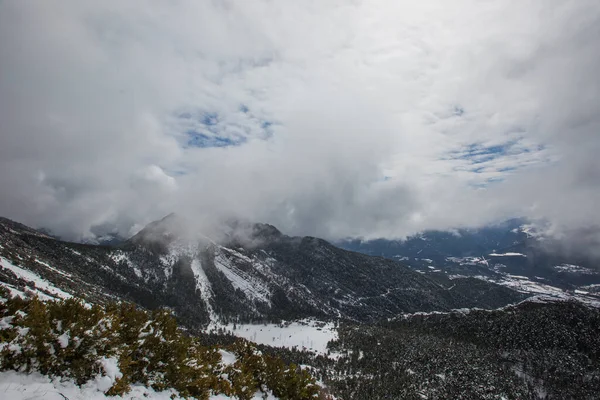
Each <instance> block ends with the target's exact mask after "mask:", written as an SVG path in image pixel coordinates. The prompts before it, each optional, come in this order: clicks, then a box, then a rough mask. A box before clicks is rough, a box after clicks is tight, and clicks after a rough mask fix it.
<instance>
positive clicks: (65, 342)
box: [56, 332, 71, 349]
mask: <svg viewBox="0 0 600 400" xmlns="http://www.w3.org/2000/svg"><path fill="white" fill-rule="evenodd" d="M70 338H71V337H70V336H69V333H68V332H65V333H63V334H62V335H60V336H59V337H57V338H56V340H58V344H59V345H60V348H61V349H64V348H66V347H68V346H69V339H70Z"/></svg>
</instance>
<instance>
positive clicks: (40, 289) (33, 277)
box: [0, 257, 73, 300]
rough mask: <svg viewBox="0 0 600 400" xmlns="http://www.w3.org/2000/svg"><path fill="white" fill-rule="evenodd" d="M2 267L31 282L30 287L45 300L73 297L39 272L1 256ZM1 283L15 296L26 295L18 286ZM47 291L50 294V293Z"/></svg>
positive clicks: (0, 265) (43, 263)
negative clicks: (17, 264) (19, 265)
mask: <svg viewBox="0 0 600 400" xmlns="http://www.w3.org/2000/svg"><path fill="white" fill-rule="evenodd" d="M36 261H37V262H38V263H40V264H42V265H44V266H46V267H47V268H49V269H51V270H55V271H56V269H55V268H53V267H51V266H50V265H48V264H47V263H45V262H42V261H39V260H36ZM0 268H2V269H7V270H9V271H11V272H12V273H14V274H15V275H16V276H17V277H19V278H21V279H23V280H25V281H27V282H30V284H29V285H27V287H28V289H29V290H31V291H32V292H34V293H36V294H37V295H38V296H39V297H40V298H41V299H43V300H53V299H55V298H62V299H68V298H71V297H73V296H71V295H70V294H69V293H67V292H65V291H63V290H61V289H59V288H57V287H56V286H54V285H53V284H52V283H51V282H49V281H47V280H46V279H44V278H42V277H41V276H39V275H38V274H36V273H34V272H31V271H29V270H26V269H23V268H21V267H18V266H16V265H14V264H13V263H11V262H10V261H8V260H7V259H6V258H4V257H0ZM0 284H2V285H3V286H5V287H6V288H7V289H8V290H9V291H10V292H11V294H12V295H13V296H22V297H23V295H24V294H23V292H22V291H20V290H18V289H17V288H15V287H12V286H11V285H9V284H7V283H4V282H2V283H0ZM47 293H48V294H50V295H48V294H47Z"/></svg>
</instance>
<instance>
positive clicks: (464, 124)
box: [0, 0, 600, 239]
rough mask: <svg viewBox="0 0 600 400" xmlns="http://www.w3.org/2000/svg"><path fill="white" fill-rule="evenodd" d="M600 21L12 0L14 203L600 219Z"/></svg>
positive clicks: (133, 216)
mask: <svg viewBox="0 0 600 400" xmlns="http://www.w3.org/2000/svg"><path fill="white" fill-rule="evenodd" d="M599 30H600V6H599V5H598V4H597V2H595V1H593V0H589V1H587V0H580V1H577V2H560V3H549V2H546V1H543V0H537V1H530V2H527V3H523V2H517V1H503V2H478V1H467V0H462V1H456V2H452V4H450V3H448V4H446V3H443V4H434V3H433V2H432V3H430V2H420V3H417V4H409V3H405V2H396V1H383V0H382V1H375V2H361V1H351V2H345V1H344V2H342V1H321V2H286V1H283V2H275V3H273V2H268V1H261V0H254V1H245V2H228V1H225V2H209V1H204V2H198V1H191V0H190V1H184V0H182V1H178V2H159V1H154V2H153V1H151V2H141V1H129V2H119V1H106V2H102V3H82V2H79V1H74V0H73V1H63V2H60V3H47V2H42V1H39V2H37V1H27V2H18V1H7V2H3V3H2V4H1V5H0V71H1V73H0V121H2V122H1V124H0V187H1V188H2V193H1V195H0V214H1V215H5V216H7V217H11V218H15V219H17V220H20V221H23V222H25V223H28V224H31V225H35V226H44V227H48V228H50V229H53V230H54V231H55V232H57V233H58V234H61V235H63V236H65V237H69V238H74V239H77V238H81V237H85V236H89V235H92V231H94V232H96V231H97V228H96V229H93V228H94V227H98V226H102V227H110V229H117V230H119V231H120V232H122V233H124V234H127V233H129V232H130V231H131V229H132V227H139V226H143V224H145V223H147V222H149V221H151V220H155V219H158V218H160V217H162V216H164V215H166V214H168V213H170V212H171V211H177V212H181V213H184V214H185V215H187V216H189V218H190V219H191V220H192V221H195V222H197V223H198V224H199V227H201V225H202V224H203V223H205V222H206V221H209V220H216V219H219V218H227V217H231V216H234V217H239V218H247V219H251V220H257V221H262V222H267V223H272V224H274V225H276V226H277V227H279V228H280V229H281V230H282V231H283V232H285V233H290V234H310V235H316V236H323V237H326V238H330V239H334V238H340V237H346V236H362V237H379V236H387V237H401V236H403V235H406V234H411V233H414V232H417V231H420V230H423V229H446V228H453V227H458V226H476V225H480V224H486V223H490V222H494V221H497V220H500V219H503V218H508V217H511V216H529V217H531V218H545V219H548V220H549V221H551V223H552V224H553V226H555V227H560V229H562V230H564V231H568V230H573V229H583V228H588V227H593V226H598V225H600V217H599V214H598V213H597V212H596V208H597V206H596V203H597V202H598V201H599V200H600V172H599V171H600V168H599V164H598V161H597V156H596V155H597V154H598V151H599V150H600V136H599V135H598V132H600V101H599V100H600V81H599V80H598V79H597V70H598V69H599V67H600V46H598V43H597V38H598V37H600V32H599ZM560 229H559V230H560Z"/></svg>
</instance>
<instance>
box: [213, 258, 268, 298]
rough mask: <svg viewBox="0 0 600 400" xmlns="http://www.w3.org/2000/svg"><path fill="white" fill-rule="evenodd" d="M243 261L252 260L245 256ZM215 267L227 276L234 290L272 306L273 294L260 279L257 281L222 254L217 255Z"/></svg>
mask: <svg viewBox="0 0 600 400" xmlns="http://www.w3.org/2000/svg"><path fill="white" fill-rule="evenodd" d="M228 252H229V253H231V254H235V253H237V252H236V251H234V250H230V249H228ZM237 254H239V253H237ZM241 259H242V260H243V261H248V260H250V259H249V258H248V257H246V256H243V258H241ZM215 267H217V269H218V270H219V271H221V272H223V273H224V274H225V276H226V277H227V279H228V280H229V281H230V282H231V284H232V285H233V287H234V288H236V289H240V290H241V291H242V292H244V294H245V295H246V297H247V298H249V299H250V300H258V301H260V302H263V303H267V304H271V301H270V300H269V296H270V295H271V292H270V291H269V288H268V286H267V285H266V284H265V283H264V282H262V281H261V280H260V279H255V278H254V277H252V276H251V275H250V274H248V273H246V272H244V271H242V270H240V269H239V268H237V267H236V266H235V265H234V264H233V263H232V262H231V261H230V260H229V259H228V258H227V257H225V256H224V255H223V254H222V253H217V254H216V255H215Z"/></svg>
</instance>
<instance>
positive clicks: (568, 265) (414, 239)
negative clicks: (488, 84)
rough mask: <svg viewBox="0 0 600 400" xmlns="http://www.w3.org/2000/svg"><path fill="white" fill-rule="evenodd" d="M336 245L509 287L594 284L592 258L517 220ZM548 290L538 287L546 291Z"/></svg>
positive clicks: (587, 287)
mask: <svg viewBox="0 0 600 400" xmlns="http://www.w3.org/2000/svg"><path fill="white" fill-rule="evenodd" d="M336 245H338V246H340V247H342V248H344V249H347V250H351V251H357V252H361V253H364V254H369V255H377V256H381V257H386V258H389V259H393V260H398V261H401V262H402V263H404V264H406V265H408V266H410V267H411V268H412V269H414V270H417V271H421V272H428V273H431V272H438V273H440V274H444V275H448V276H451V277H457V276H470V277H478V278H481V279H486V280H491V281H495V282H499V283H509V284H511V285H512V286H515V285H516V283H518V282H521V283H526V284H528V285H529V284H532V285H533V284H543V285H551V286H553V287H556V288H558V289H557V290H559V291H560V290H566V291H571V292H574V291H579V292H592V293H593V292H597V290H598V287H597V285H598V284H600V262H599V260H598V259H596V258H594V257H591V256H590V255H589V253H586V252H583V251H582V252H573V251H571V252H566V251H563V249H564V248H565V245H564V243H563V242H561V241H560V240H557V239H554V238H552V237H547V236H544V235H543V234H541V233H540V232H539V231H538V230H536V228H535V225H533V224H531V223H530V222H528V221H526V220H523V219H513V220H509V221H506V222H504V223H502V224H498V225H494V226H488V227H484V228H480V229H458V230H455V231H452V232H448V231H426V232H423V233H421V234H419V235H415V236H411V237H408V238H407V239H406V240H387V239H377V240H370V241H361V240H345V241H339V242H336ZM515 277H516V278H515ZM521 286H522V285H521ZM538 289H539V288H538ZM552 290H554V289H549V290H544V289H539V292H540V293H544V292H547V293H548V294H549V293H550V292H551V291H552ZM534 292H535V291H534Z"/></svg>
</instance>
